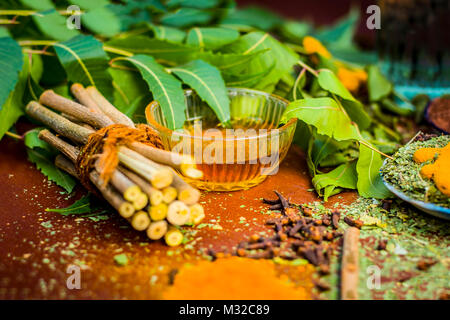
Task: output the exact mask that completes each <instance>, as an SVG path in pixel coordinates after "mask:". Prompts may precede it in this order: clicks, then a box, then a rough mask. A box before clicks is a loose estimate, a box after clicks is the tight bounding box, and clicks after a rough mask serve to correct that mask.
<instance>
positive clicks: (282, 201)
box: [274, 190, 289, 209]
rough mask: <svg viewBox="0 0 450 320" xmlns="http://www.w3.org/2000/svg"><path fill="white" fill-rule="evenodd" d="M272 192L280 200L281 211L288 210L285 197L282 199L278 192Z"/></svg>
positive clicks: (287, 202)
mask: <svg viewBox="0 0 450 320" xmlns="http://www.w3.org/2000/svg"><path fill="white" fill-rule="evenodd" d="M274 192H275V194H276V195H277V197H278V199H280V202H281V205H282V207H283V209H287V208H289V201H288V200H287V199H286V198H285V197H283V195H282V194H281V193H279V192H278V191H276V190H275V191H274Z"/></svg>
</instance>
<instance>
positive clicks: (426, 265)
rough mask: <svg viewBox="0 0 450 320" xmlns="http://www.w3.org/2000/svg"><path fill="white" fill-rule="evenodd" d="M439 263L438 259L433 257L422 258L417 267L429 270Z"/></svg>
mask: <svg viewBox="0 0 450 320" xmlns="http://www.w3.org/2000/svg"><path fill="white" fill-rule="evenodd" d="M436 263H437V260H434V259H432V258H429V259H422V260H420V261H419V262H418V263H417V269H419V270H421V271H427V270H428V269H430V268H431V267H432V266H434V265H435V264H436Z"/></svg>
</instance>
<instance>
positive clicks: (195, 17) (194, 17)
mask: <svg viewBox="0 0 450 320" xmlns="http://www.w3.org/2000/svg"><path fill="white" fill-rule="evenodd" d="M212 17H213V16H212V14H211V13H210V12H208V11H204V10H199V9H195V8H181V9H178V10H177V11H175V12H169V13H166V14H164V15H163V16H162V17H161V23H162V24H165V25H168V26H171V27H178V28H185V27H189V26H192V25H201V24H205V23H207V22H209V21H210V20H211V19H212Z"/></svg>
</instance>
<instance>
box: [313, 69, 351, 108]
mask: <svg viewBox="0 0 450 320" xmlns="http://www.w3.org/2000/svg"><path fill="white" fill-rule="evenodd" d="M318 81H319V85H320V87H321V88H322V89H324V90H327V91H330V92H332V93H334V94H337V95H338V96H340V97H342V98H344V99H346V100H350V101H355V98H354V97H353V96H352V94H351V93H350V92H349V91H348V90H347V88H346V87H344V85H343V84H342V82H341V81H340V80H339V79H338V77H336V75H335V74H334V72H333V71H331V70H327V69H322V70H320V71H319V77H318Z"/></svg>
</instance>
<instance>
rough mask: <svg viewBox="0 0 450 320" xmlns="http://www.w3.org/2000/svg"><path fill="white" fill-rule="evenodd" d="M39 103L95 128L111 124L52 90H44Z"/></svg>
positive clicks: (98, 114) (103, 116)
mask: <svg viewBox="0 0 450 320" xmlns="http://www.w3.org/2000/svg"><path fill="white" fill-rule="evenodd" d="M39 103H41V104H45V105H47V106H49V107H51V108H53V109H55V110H58V111H60V112H64V113H66V114H68V115H70V116H72V117H75V118H76V119H78V120H79V121H81V122H85V123H87V124H90V125H91V126H93V127H96V128H103V127H107V126H109V125H111V124H113V122H112V120H111V119H109V118H108V117H107V116H105V115H104V114H101V113H95V112H92V111H90V110H89V109H88V108H86V107H85V106H83V105H81V104H79V103H77V102H75V101H72V100H70V99H67V98H65V97H63V96H60V95H59V94H56V93H55V92H54V91H53V90H45V91H44V92H43V93H42V94H41V96H40V98H39Z"/></svg>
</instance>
